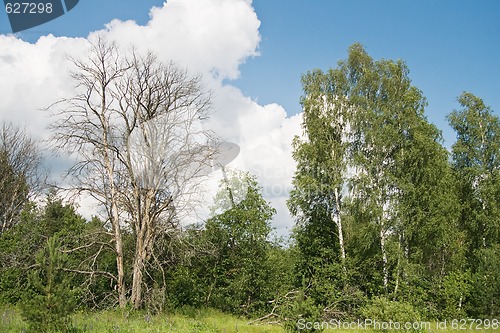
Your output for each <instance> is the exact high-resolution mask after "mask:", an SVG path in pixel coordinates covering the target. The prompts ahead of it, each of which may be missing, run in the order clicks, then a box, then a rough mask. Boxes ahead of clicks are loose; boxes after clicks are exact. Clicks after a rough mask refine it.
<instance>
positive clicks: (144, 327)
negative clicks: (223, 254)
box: [0, 307, 284, 333]
mask: <svg viewBox="0 0 500 333" xmlns="http://www.w3.org/2000/svg"><path fill="white" fill-rule="evenodd" d="M0 316H1V318H0V319H1V321H0V332H2V333H14V332H16V333H19V332H23V329H25V328H26V324H25V323H24V322H23V320H22V318H21V315H20V313H19V311H18V310H17V309H16V308H13V307H3V308H0ZM248 322H249V320H248V319H245V318H238V317H235V316H231V315H227V314H224V313H221V312H219V311H216V310H211V309H208V310H195V309H193V310H184V311H180V312H178V313H174V314H162V315H156V316H150V315H148V314H147V313H144V312H128V311H120V310H114V311H101V312H82V313H77V314H75V315H74V316H73V324H74V326H75V327H76V328H77V330H76V332H78V333H114V332H116V333H118V332H119V333H136V332H137V333H143V332H144V333H157V332H158V333H159V332H161V333H163V332H176V333H184V332H185V333H188V332H189V333H191V332H193V333H195V332H200V333H212V332H213V333H219V332H220V333H226V332H227V333H232V332H241V333H283V332H284V330H283V329H282V328H281V327H280V326H277V325H259V326H256V325H249V324H248Z"/></svg>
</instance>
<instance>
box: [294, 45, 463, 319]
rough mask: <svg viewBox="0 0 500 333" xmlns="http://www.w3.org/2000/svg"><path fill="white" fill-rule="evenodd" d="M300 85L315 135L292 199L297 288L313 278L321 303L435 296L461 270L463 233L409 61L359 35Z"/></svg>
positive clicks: (306, 123)
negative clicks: (378, 52) (349, 293)
mask: <svg viewBox="0 0 500 333" xmlns="http://www.w3.org/2000/svg"><path fill="white" fill-rule="evenodd" d="M302 85H303V90H304V95H303V97H302V99H301V102H302V106H303V108H304V116H303V124H302V126H303V128H304V133H305V135H304V137H302V138H299V137H296V138H295V139H294V142H293V157H294V159H295V160H296V161H297V171H296V173H295V177H294V180H293V185H294V189H293V191H292V192H291V194H290V200H289V201H288V204H289V207H290V210H291V212H292V214H293V215H294V216H295V218H296V226H295V229H294V234H293V236H294V239H295V241H296V245H297V248H298V250H299V256H298V264H297V271H296V273H297V279H296V285H297V286H299V285H300V283H301V281H302V279H305V280H306V281H307V284H309V285H310V289H309V295H310V296H311V297H312V298H313V299H314V300H315V302H316V303H317V304H325V305H328V304H330V303H335V302H337V301H340V300H341V299H342V297H343V294H345V293H346V292H345V290H351V289H354V290H358V291H360V293H361V294H364V295H367V296H368V297H374V296H379V295H386V296H389V295H391V297H393V298H395V299H398V298H399V299H402V298H403V297H405V296H406V297H409V298H410V299H412V298H413V297H412V296H411V295H412V293H415V294H416V295H418V297H417V300H415V302H414V304H415V305H419V306H424V304H429V303H435V302H436V300H435V299H434V300H433V299H432V298H431V296H430V294H429V292H428V291H429V289H430V288H431V286H432V285H433V284H435V283H440V282H441V281H442V279H443V278H444V277H445V276H446V275H447V274H448V273H449V272H451V271H453V270H456V269H460V268H462V265H463V263H464V255H465V253H464V246H463V239H464V237H465V236H464V234H463V233H462V232H461V230H460V229H459V227H458V223H459V206H458V205H459V201H458V194H457V187H456V185H455V182H456V179H455V178H454V176H453V172H452V169H451V167H450V165H449V162H448V153H447V151H446V149H445V148H444V147H443V146H442V139H441V133H440V131H439V130H438V129H437V128H436V127H435V126H434V125H432V124H430V123H429V122H428V121H427V119H426V117H425V115H424V111H425V107H426V104H427V102H426V99H425V97H424V96H423V94H422V92H421V91H420V90H419V89H418V88H416V87H414V86H412V84H411V79H410V77H409V69H408V67H407V66H406V64H405V63H404V62H403V61H402V60H397V61H393V60H384V59H383V60H377V61H375V60H373V59H372V58H371V57H370V56H369V55H368V53H367V52H366V51H365V49H364V48H363V46H362V45H360V44H354V45H352V46H351V47H350V48H349V54H348V57H347V59H346V60H342V61H340V62H339V63H338V66H337V67H336V68H334V69H330V70H329V71H327V72H323V71H320V70H314V71H311V72H309V73H307V74H305V75H304V76H303V77H302ZM339 225H340V226H341V227H342V231H339V230H340V228H339ZM340 233H342V235H343V236H344V237H343V241H344V244H342V239H341V237H340V235H341V234H340ZM343 246H345V256H346V259H343V258H342V255H343V253H342V247H343ZM434 295H436V293H434ZM355 299H357V298H355ZM353 301H354V299H353ZM427 307H428V306H427ZM347 308H349V307H347ZM353 308H355V307H353ZM431 308H437V304H434V305H433V306H432V307H431ZM432 311H434V310H432ZM432 311H430V312H432Z"/></svg>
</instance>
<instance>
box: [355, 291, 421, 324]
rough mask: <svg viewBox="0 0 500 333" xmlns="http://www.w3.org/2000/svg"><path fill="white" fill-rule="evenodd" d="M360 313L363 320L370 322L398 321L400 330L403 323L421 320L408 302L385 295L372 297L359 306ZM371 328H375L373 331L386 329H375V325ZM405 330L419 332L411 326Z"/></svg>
mask: <svg viewBox="0 0 500 333" xmlns="http://www.w3.org/2000/svg"><path fill="white" fill-rule="evenodd" d="M360 314H361V316H362V317H363V318H364V319H365V320H371V321H372V322H379V323H390V322H393V323H399V324H400V325H401V328H402V330H403V328H404V324H405V323H411V324H413V323H417V322H420V321H421V316H420V314H419V312H418V311H417V310H416V309H415V308H414V307H413V306H412V305H411V304H410V303H406V302H397V301H391V300H388V299H387V298H385V297H374V298H373V299H372V300H371V301H370V302H369V303H368V304H366V305H365V306H364V307H362V308H361V310H360ZM372 328H375V331H388V330H384V329H377V327H372ZM398 331H400V330H398ZM406 331H413V332H420V331H421V330H419V329H413V328H412V329H406Z"/></svg>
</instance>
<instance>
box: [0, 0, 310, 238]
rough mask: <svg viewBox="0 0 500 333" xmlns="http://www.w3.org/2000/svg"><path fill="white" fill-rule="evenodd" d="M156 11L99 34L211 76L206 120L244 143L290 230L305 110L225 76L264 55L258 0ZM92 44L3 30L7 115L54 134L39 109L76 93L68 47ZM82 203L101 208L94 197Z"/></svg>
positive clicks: (0, 51)
mask: <svg viewBox="0 0 500 333" xmlns="http://www.w3.org/2000/svg"><path fill="white" fill-rule="evenodd" d="M150 15H151V19H150V21H149V22H148V23H147V25H145V26H139V25H137V24H136V23H135V22H133V21H126V22H122V21H118V20H114V21H112V22H111V23H109V24H108V25H107V27H106V29H105V30H104V31H100V32H99V33H102V34H104V35H106V36H107V37H108V38H109V39H112V40H116V41H117V42H118V43H119V44H120V45H122V46H124V47H127V46H129V45H132V44H133V45H135V46H136V47H137V48H138V49H140V50H146V49H147V50H151V51H153V52H155V53H157V54H158V56H159V58H160V59H165V60H166V61H168V60H173V61H174V62H176V63H178V64H179V65H181V66H183V67H187V68H189V70H190V71H191V72H192V73H198V74H201V75H202V76H203V81H204V82H205V84H206V85H207V87H208V88H209V89H211V90H212V91H213V92H214V97H213V113H212V117H211V120H210V121H209V123H207V124H205V125H206V126H207V127H210V128H211V129H213V130H215V131H216V132H217V133H218V134H219V135H220V136H221V137H223V138H224V139H225V140H228V141H232V142H235V143H237V144H238V145H240V147H241V155H240V156H239V157H238V158H237V160H236V161H235V162H233V163H232V165H233V166H236V167H238V168H240V169H244V170H245V171H250V172H251V173H253V174H255V175H257V176H258V179H259V182H260V185H261V186H263V187H264V194H265V198H266V199H267V200H269V201H271V203H272V205H273V206H274V207H275V208H276V209H277V210H278V215H277V217H276V219H275V221H274V223H273V224H274V226H275V227H277V228H278V229H279V230H278V233H280V234H285V233H287V232H288V231H289V230H285V228H287V227H288V228H290V227H291V225H292V220H291V218H290V216H289V214H288V210H287V209H286V204H285V202H286V198H287V195H288V191H289V189H290V187H291V178H292V176H293V171H294V165H295V164H294V161H293V159H292V157H291V141H292V138H293V136H294V135H296V134H300V122H301V116H300V115H298V116H294V117H287V115H286V112H285V110H284V109H283V108H282V107H281V106H279V105H277V104H270V105H265V106H262V105H259V104H257V103H256V102H255V101H252V100H251V99H250V98H248V97H246V96H244V95H243V94H242V93H241V91H240V90H239V89H237V88H235V87H234V86H231V85H230V84H227V83H223V80H227V79H235V78H237V77H238V76H239V74H240V73H239V66H240V65H241V64H242V63H244V62H245V61H246V60H247V59H248V58H249V57H253V56H256V55H258V52H257V49H258V45H259V41H260V35H259V31H258V28H259V26H260V21H259V20H258V18H257V16H256V14H255V12H254V10H253V8H252V7H251V1H248V0H170V1H168V3H165V4H164V6H163V7H161V8H153V9H152V10H151V13H150ZM96 33H98V32H96ZM93 34H94V33H92V34H90V36H89V37H90V38H91V37H92V35H93ZM85 48H86V41H85V39H82V38H56V37H53V36H51V35H49V36H46V37H42V38H40V39H39V40H38V41H37V43H35V44H29V43H26V42H24V41H21V40H19V39H17V38H15V37H12V36H4V35H0V77H1V78H2V79H1V80H0V89H1V91H2V98H1V99H0V116H1V117H2V119H4V120H8V121H13V122H17V123H23V124H25V125H26V127H27V128H28V129H29V130H30V131H31V132H32V134H33V135H34V136H36V137H39V138H46V137H48V134H49V133H48V131H47V125H48V123H49V122H50V121H51V120H50V118H49V117H48V114H47V113H44V112H41V111H38V109H39V108H43V107H47V106H48V105H49V104H50V103H53V102H54V101H56V100H57V99H58V98H61V97H62V96H71V94H72V90H73V83H72V82H71V80H70V76H69V70H70V64H69V62H67V61H66V60H65V57H66V54H68V53H69V54H70V55H72V56H75V57H82V56H85V53H86V52H85ZM224 82H225V81H224ZM81 205H82V209H84V208H85V207H87V209H89V210H93V208H92V207H89V202H82V203H81Z"/></svg>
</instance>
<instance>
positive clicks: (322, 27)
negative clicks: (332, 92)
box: [236, 0, 500, 146]
mask: <svg viewBox="0 0 500 333" xmlns="http://www.w3.org/2000/svg"><path fill="white" fill-rule="evenodd" d="M253 4H254V7H255V10H256V12H257V15H258V16H259V19H260V20H261V22H262V25H261V28H260V33H261V35H262V41H261V44H260V51H261V56H260V57H258V58H255V59H253V60H250V61H248V62H247V63H246V64H245V65H244V66H243V67H242V76H241V79H240V80H239V81H238V82H237V83H236V84H237V85H238V86H239V87H240V88H241V89H242V90H243V92H244V93H245V94H247V95H249V96H251V97H253V98H257V99H258V100H259V102H260V103H264V104H265V103H270V102H272V101H275V102H277V103H279V104H281V105H283V106H284V107H285V109H286V110H287V112H288V113H295V112H299V111H300V106H299V104H298V101H299V98H300V95H301V86H300V75H301V74H303V73H306V72H307V71H309V70H311V69H314V68H320V69H323V70H326V69H328V68H330V67H335V66H336V63H337V61H338V60H340V59H344V58H345V57H346V56H347V48H348V47H349V45H351V44H352V43H354V42H360V43H362V44H363V45H365V47H366V49H367V51H368V53H369V54H370V55H371V56H372V57H373V58H375V59H380V58H386V59H403V60H404V61H406V63H407V65H408V66H409V68H410V77H411V78H412V81H413V84H414V85H415V86H417V87H418V88H419V89H421V90H422V91H423V93H424V95H425V96H426V97H427V99H428V102H429V106H428V108H427V116H428V118H429V120H430V121H431V122H433V123H434V124H436V125H437V126H438V127H439V128H440V129H441V130H442V131H443V135H444V137H445V139H446V145H447V146H449V145H451V143H452V142H453V140H454V134H453V132H452V131H451V129H450V128H449V127H448V125H447V122H446V119H445V115H446V114H448V113H449V112H451V110H452V109H456V108H459V105H458V103H456V98H457V97H458V95H459V94H460V93H461V92H462V91H470V92H472V93H474V94H476V95H477V96H479V97H481V98H483V99H484V101H485V102H486V104H487V105H490V106H491V107H492V108H493V110H495V112H496V114H499V112H500V20H499V18H500V1H496V0H481V1H464V0H457V1H451V0H440V1H436V0H432V1H423V0H419V1H409V0H397V1H395V0H392V1H361V0H349V1H347V0H344V1H331V0H314V1H287V0H272V1H269V0H255V1H254V3H253Z"/></svg>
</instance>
